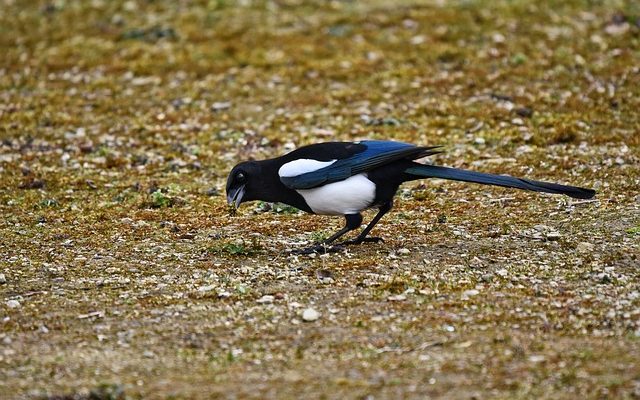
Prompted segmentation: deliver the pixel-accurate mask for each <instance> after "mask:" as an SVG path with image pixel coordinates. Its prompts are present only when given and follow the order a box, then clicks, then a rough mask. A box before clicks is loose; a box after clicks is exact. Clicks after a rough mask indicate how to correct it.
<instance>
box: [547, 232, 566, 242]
mask: <svg viewBox="0 0 640 400" xmlns="http://www.w3.org/2000/svg"><path fill="white" fill-rule="evenodd" d="M561 237H562V235H561V234H560V232H555V231H554V232H549V233H547V240H550V241H554V240H558V239H560V238H561Z"/></svg>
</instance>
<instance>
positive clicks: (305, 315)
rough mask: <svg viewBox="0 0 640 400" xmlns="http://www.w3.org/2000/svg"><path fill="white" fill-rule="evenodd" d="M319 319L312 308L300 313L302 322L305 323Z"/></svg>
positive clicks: (318, 315) (317, 313) (318, 314)
mask: <svg viewBox="0 0 640 400" xmlns="http://www.w3.org/2000/svg"><path fill="white" fill-rule="evenodd" d="M318 318H320V313H319V312H317V311H316V310H314V309H313V308H307V309H306V310H304V311H303V312H302V320H303V321H305V322H313V321H316V320H317V319H318Z"/></svg>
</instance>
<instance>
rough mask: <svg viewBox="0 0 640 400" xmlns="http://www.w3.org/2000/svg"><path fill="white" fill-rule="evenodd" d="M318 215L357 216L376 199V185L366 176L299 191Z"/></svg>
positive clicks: (360, 175) (362, 175)
mask: <svg viewBox="0 0 640 400" xmlns="http://www.w3.org/2000/svg"><path fill="white" fill-rule="evenodd" d="M297 192H298V193H300V194H301V195H302V197H304V200H305V201H306V202H307V204H308V205H309V207H310V208H311V210H313V212H314V213H316V214H325V215H345V214H356V213H359V212H360V211H362V210H364V209H367V208H369V207H370V206H371V205H372V204H373V200H374V199H375V197H376V185H374V184H373V182H371V181H370V180H369V179H367V176H366V175H365V174H358V175H354V176H352V177H351V178H348V179H345V180H344V181H340V182H335V183H330V184H328V185H324V186H321V187H318V188H314V189H305V190H298V191H297Z"/></svg>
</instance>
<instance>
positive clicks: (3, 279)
mask: <svg viewBox="0 0 640 400" xmlns="http://www.w3.org/2000/svg"><path fill="white" fill-rule="evenodd" d="M5 283H7V278H6V277H5V276H4V274H0V285H4V284H5Z"/></svg>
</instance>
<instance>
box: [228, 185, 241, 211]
mask: <svg viewBox="0 0 640 400" xmlns="http://www.w3.org/2000/svg"><path fill="white" fill-rule="evenodd" d="M244 191H245V189H244V185H242V186H238V187H236V188H231V189H229V193H227V203H228V204H233V206H234V207H235V208H238V207H239V206H240V203H242V197H243V196H244Z"/></svg>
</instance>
